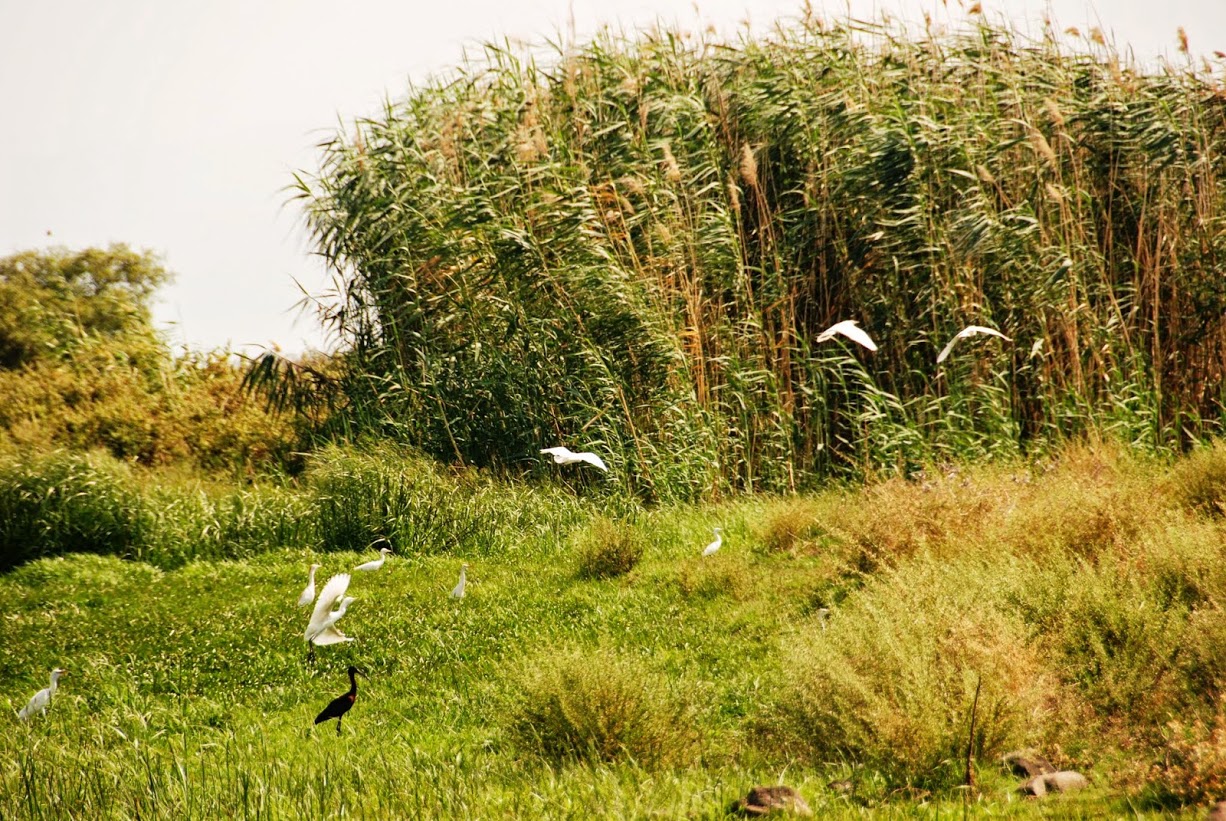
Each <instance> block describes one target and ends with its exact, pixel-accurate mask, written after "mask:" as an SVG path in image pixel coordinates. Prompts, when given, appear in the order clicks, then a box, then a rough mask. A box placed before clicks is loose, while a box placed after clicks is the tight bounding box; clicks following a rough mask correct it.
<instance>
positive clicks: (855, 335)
mask: <svg viewBox="0 0 1226 821" xmlns="http://www.w3.org/2000/svg"><path fill="white" fill-rule="evenodd" d="M835 334H842V335H843V336H845V337H847V338H848V339H850V340H851V341H852V342H857V343H859V344H861V345H863V346H864V347H866V348H868V349H869V350H870V351H875V350H877V343H876V342H873V340H872V337H870V336H869V335H868V333H867V332H865V331H864V329H863V328H860V327H859V326H857V325H856V321H855V320H854V319H844V320H843V321H842V322H836V323H834V324H833V325H831V326H830V327H829V328H827V329H826V330H824V331H822V332H821V333H820V334H818V335H817V341H818V342H825V341H826V340H827V339H832V338H833V337H834V335H835Z"/></svg>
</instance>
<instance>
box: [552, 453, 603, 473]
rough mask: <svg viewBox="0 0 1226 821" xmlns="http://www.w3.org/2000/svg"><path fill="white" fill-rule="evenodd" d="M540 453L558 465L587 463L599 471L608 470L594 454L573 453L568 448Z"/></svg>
mask: <svg viewBox="0 0 1226 821" xmlns="http://www.w3.org/2000/svg"><path fill="white" fill-rule="evenodd" d="M541 453H548V454H549V455H550V456H552V457H553V461H555V462H556V463H558V464H559V465H571V464H574V463H575V462H587V463H588V464H589V465H595V466H596V467H598V468H600V469H601V470H604V471H607V470H608V469H609V468H608V467H607V466H606V465H605V463H604V460H603V459H601V458H600V457H599V456H597V455H596V454H594V453H588V452H587V451H584V452H583V453H575V452H574V451H572V450H571V449H570V448H562V447H557V448H545V449H543V450H542V451H541Z"/></svg>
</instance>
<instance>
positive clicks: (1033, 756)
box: [1000, 750, 1056, 778]
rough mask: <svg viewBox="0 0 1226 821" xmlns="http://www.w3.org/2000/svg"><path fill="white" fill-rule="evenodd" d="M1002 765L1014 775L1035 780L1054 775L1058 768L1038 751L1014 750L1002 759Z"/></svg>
mask: <svg viewBox="0 0 1226 821" xmlns="http://www.w3.org/2000/svg"><path fill="white" fill-rule="evenodd" d="M1000 760H1001V763H1003V764H1004V765H1005V767H1006V768H1007V769H1008V770H1010V771H1011V772H1012V773H1013V774H1014V775H1016V776H1020V777H1022V778H1034V777H1035V776H1036V775H1043V774H1044V773H1054V772H1055V771H1056V768H1055V767H1053V766H1052V763H1051V762H1050V761H1048V760H1047V759H1046V758H1044V757H1043V756H1042V755H1040V754H1039V751H1038V750H1014V751H1013V752H1011V753H1005V754H1004V755H1002V756H1001V757H1000Z"/></svg>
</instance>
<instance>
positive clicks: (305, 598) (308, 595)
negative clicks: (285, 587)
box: [298, 564, 319, 607]
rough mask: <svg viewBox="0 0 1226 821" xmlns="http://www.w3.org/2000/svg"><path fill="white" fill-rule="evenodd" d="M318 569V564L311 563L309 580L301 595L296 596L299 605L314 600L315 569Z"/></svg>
mask: <svg viewBox="0 0 1226 821" xmlns="http://www.w3.org/2000/svg"><path fill="white" fill-rule="evenodd" d="M318 569H319V565H317V564H313V565H311V580H310V581H309V582H307V586H306V588H305V589H304V590H303V591H302V595H301V596H299V597H298V606H299V607H306V606H307V605H308V604H310V603H311V602H313V601H315V571H316V570H318Z"/></svg>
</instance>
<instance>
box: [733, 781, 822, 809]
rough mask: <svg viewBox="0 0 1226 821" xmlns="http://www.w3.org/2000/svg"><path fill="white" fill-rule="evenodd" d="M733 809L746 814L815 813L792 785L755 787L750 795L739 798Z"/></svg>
mask: <svg viewBox="0 0 1226 821" xmlns="http://www.w3.org/2000/svg"><path fill="white" fill-rule="evenodd" d="M732 811H733V812H736V813H739V814H741V815H745V816H758V815H767V814H768V813H775V812H780V813H783V812H786V813H792V814H793V815H805V816H809V815H813V810H811V809H809V805H808V804H807V803H805V800H804V799H803V798H801V797H800V793H798V792H796V790H794V789H792V788H791V787H785V786H782V785H780V786H776V787H754V788H753V789H751V790H750V791H749V795H747V796H745V797H744V798H742V799H740V800H738V801H737V802H736V803H735V804H733V806H732Z"/></svg>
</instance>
